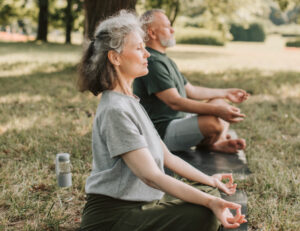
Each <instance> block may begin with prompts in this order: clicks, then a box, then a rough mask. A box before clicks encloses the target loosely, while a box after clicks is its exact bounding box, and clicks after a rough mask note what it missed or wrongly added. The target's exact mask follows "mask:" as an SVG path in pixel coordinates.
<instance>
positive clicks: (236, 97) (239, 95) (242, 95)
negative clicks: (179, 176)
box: [225, 88, 250, 103]
mask: <svg viewBox="0 0 300 231" xmlns="http://www.w3.org/2000/svg"><path fill="white" fill-rule="evenodd" d="M225 91H226V92H225V98H226V99H228V100H229V101H231V102H232V103H242V102H244V101H245V100H247V99H248V97H249V96H250V95H249V94H248V93H247V92H246V91H244V90H242V89H237V88H229V89H226V90H225Z"/></svg>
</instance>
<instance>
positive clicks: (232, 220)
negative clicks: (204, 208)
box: [208, 197, 247, 229]
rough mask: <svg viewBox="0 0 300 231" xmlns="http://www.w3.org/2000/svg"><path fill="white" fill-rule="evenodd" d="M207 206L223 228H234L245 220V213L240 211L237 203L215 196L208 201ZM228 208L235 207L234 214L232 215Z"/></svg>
mask: <svg viewBox="0 0 300 231" xmlns="http://www.w3.org/2000/svg"><path fill="white" fill-rule="evenodd" d="M208 206H209V208H210V209H211V210H212V211H213V212H214V214H215V216H216V217H217V218H218V219H219V221H220V222H221V223H222V225H223V226H224V227H225V228H229V229H234V228H237V227H239V226H240V225H241V224H243V223H245V222H247V220H246V219H245V215H242V213H241V205H239V204H236V203H232V202H228V201H225V200H223V199H221V198H217V197H216V198H215V199H213V200H212V201H210V203H209V205H208ZM229 209H235V210H236V215H235V216H233V214H232V213H231V212H230V210H229Z"/></svg>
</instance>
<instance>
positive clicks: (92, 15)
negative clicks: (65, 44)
mask: <svg viewBox="0 0 300 231" xmlns="http://www.w3.org/2000/svg"><path fill="white" fill-rule="evenodd" d="M136 3H137V0H101V1H95V0H85V1H84V9H85V24H84V25H85V30H84V31H85V32H84V35H85V36H84V37H85V38H89V39H92V38H93V36H94V31H95V27H96V26H97V24H98V23H99V22H101V20H103V19H105V18H106V17H108V16H111V15H113V14H114V13H116V12H118V11H119V10H121V9H129V10H133V11H135V5H136Z"/></svg>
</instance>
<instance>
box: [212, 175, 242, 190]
mask: <svg viewBox="0 0 300 231" xmlns="http://www.w3.org/2000/svg"><path fill="white" fill-rule="evenodd" d="M212 178H213V180H214V185H215V187H216V188H218V189H220V190H222V191H223V192H224V193H226V194H228V195H233V194H234V193H235V191H236V186H237V184H233V177H232V174H231V173H228V174H215V175H212ZM226 179H228V182H227V183H225V184H224V183H223V182H222V180H226Z"/></svg>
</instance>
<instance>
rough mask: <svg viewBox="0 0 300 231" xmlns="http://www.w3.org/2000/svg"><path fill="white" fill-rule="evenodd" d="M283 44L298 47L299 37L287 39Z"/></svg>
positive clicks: (299, 43) (299, 44)
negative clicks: (291, 39) (292, 39)
mask: <svg viewBox="0 0 300 231" xmlns="http://www.w3.org/2000/svg"><path fill="white" fill-rule="evenodd" d="M285 45H286V46H287V47H300V38H298V39H297V40H294V41H288V42H287V43H286V44H285Z"/></svg>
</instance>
